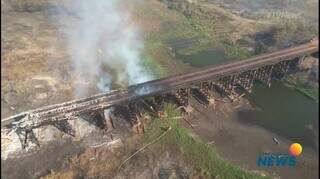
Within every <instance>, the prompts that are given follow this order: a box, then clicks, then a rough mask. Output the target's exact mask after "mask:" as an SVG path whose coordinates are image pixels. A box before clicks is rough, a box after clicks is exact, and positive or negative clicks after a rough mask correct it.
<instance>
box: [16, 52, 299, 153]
mask: <svg viewBox="0 0 320 179" xmlns="http://www.w3.org/2000/svg"><path fill="white" fill-rule="evenodd" d="M304 59H305V56H303V57H299V58H297V59H294V60H287V61H281V62H279V63H277V64H270V65H266V66H263V67H257V68H255V69H250V70H247V71H243V72H240V73H237V74H230V75H226V76H222V77H221V78H219V79H218V80H214V81H210V80H206V81H203V82H200V83H199V84H198V85H194V86H193V87H187V88H180V89H177V90H175V91H172V92H171V93H170V94H172V95H173V96H174V97H175V98H176V100H177V103H178V105H179V108H180V109H182V110H183V111H184V112H185V113H186V114H188V115H189V114H190V113H191V112H192V111H193V108H192V107H191V105H190V103H189V98H190V96H191V95H190V94H191V91H192V90H197V91H198V92H199V93H200V94H201V95H202V96H204V98H205V100H206V101H207V102H208V105H209V106H210V105H213V109H215V98H214V96H213V95H212V92H213V90H215V91H217V92H220V93H221V94H225V95H226V96H228V97H229V98H230V99H231V101H233V100H235V99H236V98H238V97H239V94H237V92H236V88H240V89H242V90H245V91H246V92H247V93H251V92H252V87H253V84H254V81H255V80H259V81H261V82H263V83H264V84H265V85H266V86H267V87H270V86H271V80H272V78H274V77H276V78H282V77H283V76H284V75H285V74H286V73H287V72H288V70H289V68H290V67H291V66H292V64H293V65H296V64H299V63H301V62H302V61H303V60H304ZM168 95H169V94H160V95H156V96H153V97H150V98H148V99H139V100H137V101H131V102H129V103H128V104H126V105H124V106H125V108H126V110H127V111H128V113H129V115H128V116H129V118H130V119H129V120H130V122H131V124H132V126H133V130H134V131H135V132H136V133H137V134H142V133H144V131H145V125H146V123H147V122H148V120H149V117H148V115H146V113H145V111H150V112H151V113H153V114H155V116H156V117H158V118H160V119H161V118H163V117H164V115H165V114H164V111H163V104H164V100H165V99H166V98H167V96H168ZM150 99H151V100H150ZM95 113H97V112H95ZM98 113H100V116H101V119H102V121H103V123H104V125H105V128H106V129H107V131H110V130H112V129H113V128H114V127H115V126H114V123H113V120H112V116H114V115H112V114H114V113H113V110H110V109H105V110H103V111H99V112H98ZM52 125H54V126H55V127H57V128H58V129H60V130H61V131H63V132H65V133H67V134H69V135H71V136H75V131H74V130H73V129H72V126H70V124H69V123H68V121H67V120H62V121H55V122H52ZM15 131H16V132H17V133H18V135H19V138H20V140H21V144H22V146H23V147H26V146H27V143H28V138H29V139H30V140H31V141H32V142H33V143H36V144H37V145H39V142H38V141H37V139H36V137H35V135H34V133H33V131H32V129H29V128H27V129H24V128H23V127H22V128H19V127H17V129H16V130H15ZM21 136H22V137H21ZM23 137H24V138H23Z"/></svg>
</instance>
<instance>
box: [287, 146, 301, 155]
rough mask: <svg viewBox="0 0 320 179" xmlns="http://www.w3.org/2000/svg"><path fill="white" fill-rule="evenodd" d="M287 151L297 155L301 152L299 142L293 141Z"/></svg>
mask: <svg viewBox="0 0 320 179" xmlns="http://www.w3.org/2000/svg"><path fill="white" fill-rule="evenodd" d="M289 152H290V154H291V155H293V156H295V157H296V156H299V155H300V154H301V153H302V146H301V145H300V144H299V143H293V144H291V145H290V147H289Z"/></svg>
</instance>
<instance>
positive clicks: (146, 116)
mask: <svg viewBox="0 0 320 179" xmlns="http://www.w3.org/2000/svg"><path fill="white" fill-rule="evenodd" d="M317 52H318V44H315V43H314V41H313V42H312V43H307V44H303V45H299V46H296V47H292V48H288V49H284V50H279V51H276V52H273V53H268V54H263V55H260V56H257V57H253V58H250V59H248V60H241V61H234V62H231V63H226V64H221V65H218V66H214V67H210V68H208V69H203V70H199V71H195V72H191V73H186V74H180V75H176V76H171V77H167V78H164V79H158V80H153V81H149V82H145V83H142V84H137V85H134V86H130V87H128V88H126V89H118V90H114V91H110V92H107V93H102V94H98V95H95V96H91V97H88V98H82V99H78V100H74V101H69V102H65V103H61V104H56V105H52V106H46V107H43V108H39V109H35V110H32V111H27V112H24V113H21V114H18V115H15V116H12V117H9V118H7V119H4V120H2V124H1V127H2V129H6V130H9V131H14V132H16V133H17V134H18V135H19V137H20V141H21V144H22V147H23V148H25V147H26V146H27V145H28V143H35V144H37V145H39V142H38V141H37V139H36V137H35V135H34V133H33V129H35V128H39V127H41V126H44V125H53V126H55V127H56V128H58V129H59V130H61V131H62V132H64V133H67V134H68V135H70V136H74V135H75V133H76V132H77V131H75V129H73V128H72V126H71V125H70V124H69V122H68V121H69V120H79V119H83V120H87V121H88V122H90V123H93V124H95V125H96V126H98V127H99V128H101V129H103V130H106V131H110V130H112V129H113V128H115V127H117V126H115V124H114V120H126V121H128V122H129V123H130V124H131V126H132V128H133V131H134V132H136V133H138V134H142V133H143V132H144V130H145V126H146V124H147V123H148V122H149V121H150V120H151V119H154V118H158V119H161V118H164V117H165V113H164V104H165V103H175V104H176V105H177V106H178V109H179V110H181V111H182V112H183V114H184V115H183V119H184V120H185V121H186V122H187V123H188V124H189V125H190V126H191V127H192V125H191V123H190V122H189V120H188V117H189V116H190V115H189V114H190V113H192V111H193V107H192V103H191V102H190V101H192V102H196V103H199V104H200V105H202V106H203V107H205V108H208V107H212V108H213V110H215V108H216V104H217V102H219V101H225V99H223V98H224V97H227V98H228V99H229V100H230V101H235V100H238V99H239V98H240V97H241V96H243V95H244V94H248V93H252V87H253V85H254V83H255V82H257V81H259V82H262V83H264V84H265V85H266V87H270V85H271V82H272V80H273V79H281V78H283V77H284V76H285V75H286V74H288V73H294V72H295V70H296V68H295V67H296V66H297V64H299V63H301V62H302V61H303V60H304V59H305V57H306V56H307V55H310V54H313V53H317Z"/></svg>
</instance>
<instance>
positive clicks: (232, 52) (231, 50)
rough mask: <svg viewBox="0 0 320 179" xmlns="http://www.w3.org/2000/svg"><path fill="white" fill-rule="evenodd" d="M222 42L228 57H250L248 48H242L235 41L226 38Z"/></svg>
mask: <svg viewBox="0 0 320 179" xmlns="http://www.w3.org/2000/svg"><path fill="white" fill-rule="evenodd" d="M221 44H222V48H223V49H224V51H225V54H226V55H227V57H228V58H231V59H240V60H241V59H246V58H248V57H250V53H249V52H248V50H246V49H244V48H242V47H241V46H240V45H238V44H236V43H235V42H232V41H229V40H224V41H223V42H222V43H221Z"/></svg>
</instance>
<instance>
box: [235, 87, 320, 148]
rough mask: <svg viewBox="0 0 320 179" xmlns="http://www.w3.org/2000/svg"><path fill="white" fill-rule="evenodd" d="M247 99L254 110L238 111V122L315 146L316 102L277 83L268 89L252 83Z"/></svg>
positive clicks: (303, 144)
mask: <svg viewBox="0 0 320 179" xmlns="http://www.w3.org/2000/svg"><path fill="white" fill-rule="evenodd" d="M248 99H249V101H250V103H251V105H252V106H253V107H255V108H256V110H248V111H241V112H239V120H240V121H243V122H246V123H250V124H255V125H259V126H262V127H263V128H265V129H267V130H270V131H272V132H274V133H277V134H279V135H281V136H284V137H286V138H287V139H289V140H291V141H294V142H299V143H300V144H302V146H308V147H311V148H313V149H317V146H318V142H317V141H318V140H317V139H316V137H317V136H316V134H318V133H319V129H318V127H317V126H318V118H319V111H318V107H319V104H318V103H316V102H314V101H312V100H310V99H309V98H307V97H305V96H303V95H302V94H300V93H298V92H297V91H295V90H293V89H291V88H288V87H286V86H284V85H283V84H281V83H280V82H273V84H272V86H271V88H266V87H265V86H263V85H261V84H256V85H255V87H254V89H253V93H252V94H251V95H250V96H249V97H248Z"/></svg>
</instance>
